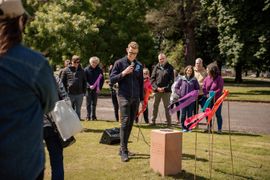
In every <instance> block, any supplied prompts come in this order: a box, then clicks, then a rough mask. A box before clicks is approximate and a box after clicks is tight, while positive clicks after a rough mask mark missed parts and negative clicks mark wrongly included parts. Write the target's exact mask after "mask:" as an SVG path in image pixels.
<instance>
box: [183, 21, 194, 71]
mask: <svg viewBox="0 0 270 180" xmlns="http://www.w3.org/2000/svg"><path fill="white" fill-rule="evenodd" d="M186 37H187V40H186V53H185V54H186V58H185V66H187V65H194V61H195V58H196V48H195V32H194V27H193V25H189V24H188V25H187V27H186Z"/></svg>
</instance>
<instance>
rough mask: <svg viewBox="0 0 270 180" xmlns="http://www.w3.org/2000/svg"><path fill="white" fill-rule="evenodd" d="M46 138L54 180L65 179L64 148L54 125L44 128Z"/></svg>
mask: <svg viewBox="0 0 270 180" xmlns="http://www.w3.org/2000/svg"><path fill="white" fill-rule="evenodd" d="M44 140H45V142H46V146H47V149H48V152H49V157H50V164H51V171H52V180H64V163H63V159H64V158H63V148H62V145H61V142H60V140H59V137H58V134H56V132H54V129H53V128H52V127H50V126H48V127H45V128H44Z"/></svg>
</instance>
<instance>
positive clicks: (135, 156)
mask: <svg viewBox="0 0 270 180" xmlns="http://www.w3.org/2000/svg"><path fill="white" fill-rule="evenodd" d="M149 158H150V154H139V153H135V155H134V156H129V159H130V160H132V159H149Z"/></svg>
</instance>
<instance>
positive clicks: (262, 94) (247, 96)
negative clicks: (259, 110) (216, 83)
mask: <svg viewBox="0 0 270 180" xmlns="http://www.w3.org/2000/svg"><path fill="white" fill-rule="evenodd" d="M224 81H225V86H224V89H228V90H229V92H230V95H229V98H228V99H229V100H237V101H251V102H252V101H254V102H256V101H257V102H258V101H259V102H270V81H269V80H262V79H254V78H253V79H243V83H241V84H236V83H234V82H233V79H232V78H224Z"/></svg>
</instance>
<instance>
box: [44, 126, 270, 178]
mask: <svg viewBox="0 0 270 180" xmlns="http://www.w3.org/2000/svg"><path fill="white" fill-rule="evenodd" d="M82 124H83V126H84V128H85V129H84V132H82V133H79V134H78V135H76V139H77V142H76V143H75V144H73V145H72V146H70V147H68V148H66V149H65V150H64V160H65V179H67V180H88V179H155V180H156V179H193V176H194V172H195V166H194V163H195V161H194V157H195V156H194V155H195V150H194V147H195V136H196V134H197V138H198V143H197V161H196V164H197V166H196V172H197V173H196V175H197V176H196V179H209V177H210V172H209V165H210V163H209V153H208V152H209V140H210V139H211V138H212V135H209V134H206V133H202V132H201V130H197V131H196V132H197V133H196V132H195V131H193V132H192V133H184V134H183V149H182V154H183V155H182V172H181V173H179V174H177V175H174V176H167V177H164V178H162V177H161V176H160V175H159V174H158V173H155V172H154V171H152V170H151V168H150V163H149V160H150V154H149V152H150V147H149V146H148V145H147V144H146V143H145V141H144V140H143V138H142V135H141V134H139V136H138V132H139V129H138V127H137V126H134V128H133V130H132V134H131V136H130V143H129V149H130V150H131V151H132V152H135V153H137V155H136V156H134V157H132V158H131V159H130V161H129V162H127V163H123V162H121V161H120V156H119V155H118V150H119V145H104V144H100V143H99V140H100V138H101V135H102V133H103V131H104V129H109V128H113V127H118V126H119V123H117V122H106V121H90V122H89V121H88V122H85V121H84V122H83V123H82ZM152 128H153V127H149V126H147V125H141V130H142V133H143V135H144V137H145V139H146V142H147V143H148V144H150V132H151V130H152ZM155 128H157V129H160V128H164V127H162V126H157V127H155ZM175 129H178V128H175ZM178 130H179V129H178ZM137 137H139V139H137ZM213 139H214V146H213V163H212V171H211V177H212V178H213V179H232V178H233V176H232V168H231V156H230V146H229V135H228V133H226V132H225V133H224V134H222V135H217V134H214V135H213ZM231 139H232V149H233V159H234V161H233V164H234V177H235V179H270V173H269V169H270V135H255V134H241V133H236V132H234V133H232V136H231ZM45 179H46V180H49V179H50V166H49V160H48V153H47V152H46V170H45Z"/></svg>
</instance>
